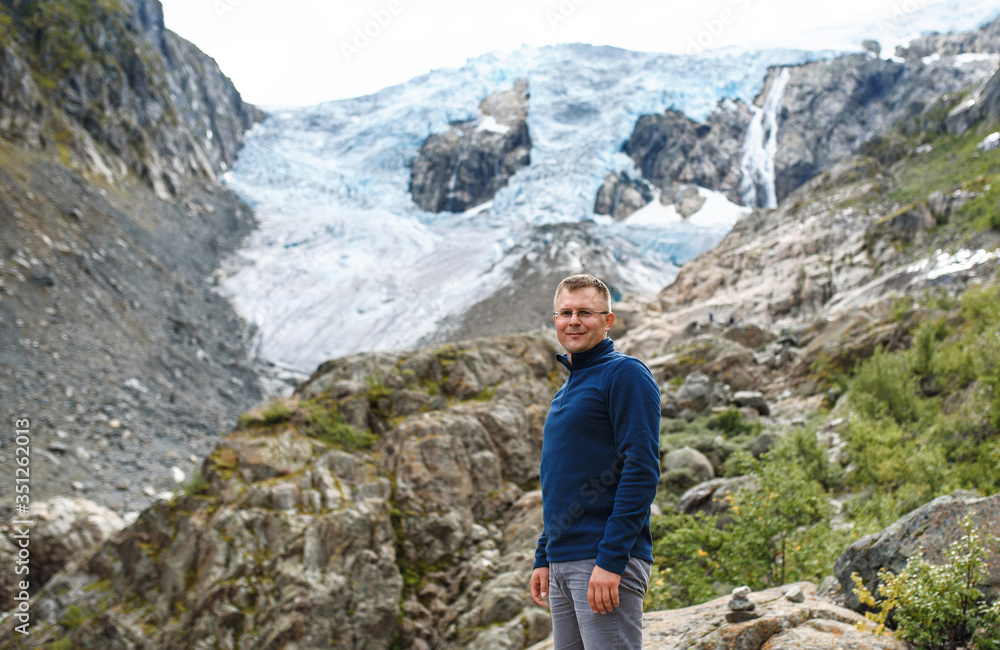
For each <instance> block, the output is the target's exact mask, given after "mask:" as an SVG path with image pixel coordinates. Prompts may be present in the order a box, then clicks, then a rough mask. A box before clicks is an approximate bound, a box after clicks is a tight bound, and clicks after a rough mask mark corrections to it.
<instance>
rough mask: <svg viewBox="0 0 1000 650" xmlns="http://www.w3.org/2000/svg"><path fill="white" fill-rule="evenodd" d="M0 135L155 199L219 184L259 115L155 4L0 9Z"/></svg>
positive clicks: (138, 0) (121, 0)
mask: <svg viewBox="0 0 1000 650" xmlns="http://www.w3.org/2000/svg"><path fill="white" fill-rule="evenodd" d="M0 7H2V11H3V14H2V15H3V16H5V17H7V18H8V22H9V23H10V25H9V26H8V27H7V28H6V29H5V32H4V34H5V37H4V39H3V41H2V42H0V70H2V73H0V133H2V134H3V136H4V137H5V138H8V139H11V140H14V141H17V142H21V143H24V144H25V145H27V146H29V147H32V148H35V149H40V150H43V151H48V152H50V153H54V154H56V155H58V156H59V157H60V158H61V159H62V160H63V161H64V162H67V163H69V164H71V165H72V166H75V167H77V168H80V169H86V170H88V171H90V172H92V173H94V174H97V175H100V176H103V177H104V178H105V179H106V180H108V181H113V180H116V179H120V178H122V177H123V176H124V174H125V173H126V172H127V173H130V174H133V175H135V176H138V177H139V178H141V179H142V180H143V181H144V182H145V183H147V184H148V185H149V186H150V187H152V188H153V189H154V190H155V191H156V194H157V196H159V197H161V198H164V199H165V198H169V197H172V196H175V195H177V194H178V193H180V185H181V184H182V183H183V182H184V179H185V178H186V177H194V178H199V179H211V180H215V179H216V178H217V176H218V174H220V173H221V172H223V171H225V170H226V169H227V168H228V167H229V166H230V165H232V163H233V161H234V160H235V159H236V152H237V151H238V149H239V146H240V142H241V141H242V138H243V133H244V132H245V131H246V130H247V129H248V128H250V126H252V125H253V123H254V122H256V121H259V120H260V119H262V117H263V115H262V113H261V112H260V111H258V110H257V109H256V108H254V107H253V106H250V105H248V104H245V103H244V102H243V101H242V99H241V98H240V94H239V92H238V91H237V90H236V88H235V87H234V86H233V84H232V83H231V82H230V81H229V79H228V78H227V77H225V76H224V75H223V74H222V72H221V71H220V70H219V68H218V66H216V65H215V61H213V60H212V59H211V58H209V57H208V56H206V55H205V54H204V53H202V52H201V51H200V50H198V49H197V48H196V47H194V46H193V45H191V44H190V43H188V42H187V41H185V40H183V39H181V38H179V37H178V36H177V35H176V34H174V33H172V32H170V31H168V30H167V29H165V28H164V26H163V9H162V7H161V6H160V3H159V1H158V0H113V1H109V2H87V3H78V4H73V5H66V4H64V3H61V2H54V1H48V0H46V1H43V2H37V3H21V2H10V1H5V2H3V3H0Z"/></svg>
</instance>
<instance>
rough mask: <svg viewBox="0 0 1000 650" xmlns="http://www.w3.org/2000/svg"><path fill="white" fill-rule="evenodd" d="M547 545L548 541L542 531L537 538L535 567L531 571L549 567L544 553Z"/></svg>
mask: <svg viewBox="0 0 1000 650" xmlns="http://www.w3.org/2000/svg"><path fill="white" fill-rule="evenodd" d="M547 545H548V540H547V539H546V537H545V531H542V534H541V535H540V536H539V537H538V548H536V549H535V566H533V567H532V569H537V568H539V567H546V566H549V559H548V556H547V555H546V553H545V547H546V546H547Z"/></svg>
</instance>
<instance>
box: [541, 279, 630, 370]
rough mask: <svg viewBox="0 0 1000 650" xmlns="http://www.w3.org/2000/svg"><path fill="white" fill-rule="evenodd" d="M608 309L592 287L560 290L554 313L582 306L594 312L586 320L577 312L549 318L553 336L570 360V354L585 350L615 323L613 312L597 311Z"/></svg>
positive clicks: (578, 308)
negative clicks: (571, 314)
mask: <svg viewBox="0 0 1000 650" xmlns="http://www.w3.org/2000/svg"><path fill="white" fill-rule="evenodd" d="M607 308H608V307H607V305H605V304H604V301H603V300H602V299H601V294H600V292H599V291H598V290H597V289H595V288H594V287H587V288H585V289H578V290H576V291H568V290H566V289H563V291H561V292H560V293H559V297H558V298H557V299H556V305H555V311H556V312H560V311H564V310H567V309H568V310H570V311H574V312H576V311H579V310H581V309H585V310H588V311H591V312H594V316H593V317H591V318H585V319H581V318H580V316H579V315H578V314H573V316H572V317H571V318H569V319H568V320H562V319H560V318H559V317H558V316H553V317H552V320H553V321H554V322H555V324H556V336H557V337H558V338H559V344H560V345H562V346H563V348H564V349H565V350H566V352H567V353H569V355H570V360H572V358H573V354H575V353H577V352H586V351H587V350H589V349H590V348H592V347H594V346H595V345H597V344H598V343H600V342H601V341H602V340H604V337H605V336H607V333H608V330H609V329H611V325H612V324H614V322H615V315H614V314H612V313H607V314H598V313H597V312H599V311H606V310H607Z"/></svg>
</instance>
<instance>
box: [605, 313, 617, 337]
mask: <svg viewBox="0 0 1000 650" xmlns="http://www.w3.org/2000/svg"><path fill="white" fill-rule="evenodd" d="M606 316H607V318H608V320H607V327H605V328H604V331H605V332H607V331H609V330H611V326H612V325H614V324H615V312H613V311H609V312H608V313H607V314H606Z"/></svg>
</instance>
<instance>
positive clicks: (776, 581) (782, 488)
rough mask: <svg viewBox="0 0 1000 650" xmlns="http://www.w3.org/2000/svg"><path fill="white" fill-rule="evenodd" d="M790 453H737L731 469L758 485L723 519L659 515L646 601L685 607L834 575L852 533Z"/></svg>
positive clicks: (734, 500)
mask: <svg viewBox="0 0 1000 650" xmlns="http://www.w3.org/2000/svg"><path fill="white" fill-rule="evenodd" d="M791 456H792V454H785V455H783V456H782V455H779V456H776V457H773V458H772V457H771V455H770V454H765V456H764V457H763V459H762V460H756V459H754V458H753V456H752V455H750V454H749V453H747V452H745V451H741V452H736V453H735V454H733V456H732V457H731V458H730V463H729V467H730V468H731V469H736V468H746V469H747V470H748V473H750V474H753V475H754V476H756V478H757V483H758V485H759V489H758V490H756V491H751V490H743V491H739V492H737V493H736V494H733V495H731V497H730V498H731V501H730V505H729V509H728V511H727V512H726V513H725V514H724V515H722V516H721V517H720V518H719V519H716V518H715V517H709V516H707V515H704V514H702V513H699V514H697V515H686V514H669V515H665V516H664V517H661V518H657V520H656V521H655V525H654V531H653V532H654V539H655V540H656V542H655V544H654V551H653V552H654V556H655V558H656V566H657V572H656V574H655V576H656V577H655V580H654V581H653V582H652V585H653V586H652V587H651V590H650V592H651V593H650V596H649V597H648V599H647V603H646V604H647V606H649V607H661V608H662V607H685V606H688V605H692V604H695V603H698V602H702V601H704V600H707V599H709V598H711V597H713V596H717V595H721V594H722V593H725V592H726V591H727V590H728V589H731V588H732V587H734V586H737V585H744V584H745V585H748V586H750V587H751V588H753V589H763V588H767V587H773V586H777V585H782V584H786V583H787V582H790V581H795V580H815V581H819V580H821V579H822V578H823V576H825V575H827V574H829V573H830V572H831V569H832V566H833V561H834V559H835V558H836V557H837V556H838V555H839V554H840V553H841V552H842V550H843V547H844V544H845V542H846V537H847V535H846V533H840V532H836V531H833V530H832V529H831V528H830V525H829V504H828V502H827V498H826V494H825V493H824V492H823V489H822V486H821V485H820V484H819V483H818V482H817V481H815V480H814V479H811V478H809V477H807V476H806V474H805V472H804V471H803V469H802V468H801V467H799V466H797V465H796V464H794V463H793V462H789V461H788V458H790V457H791Z"/></svg>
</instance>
